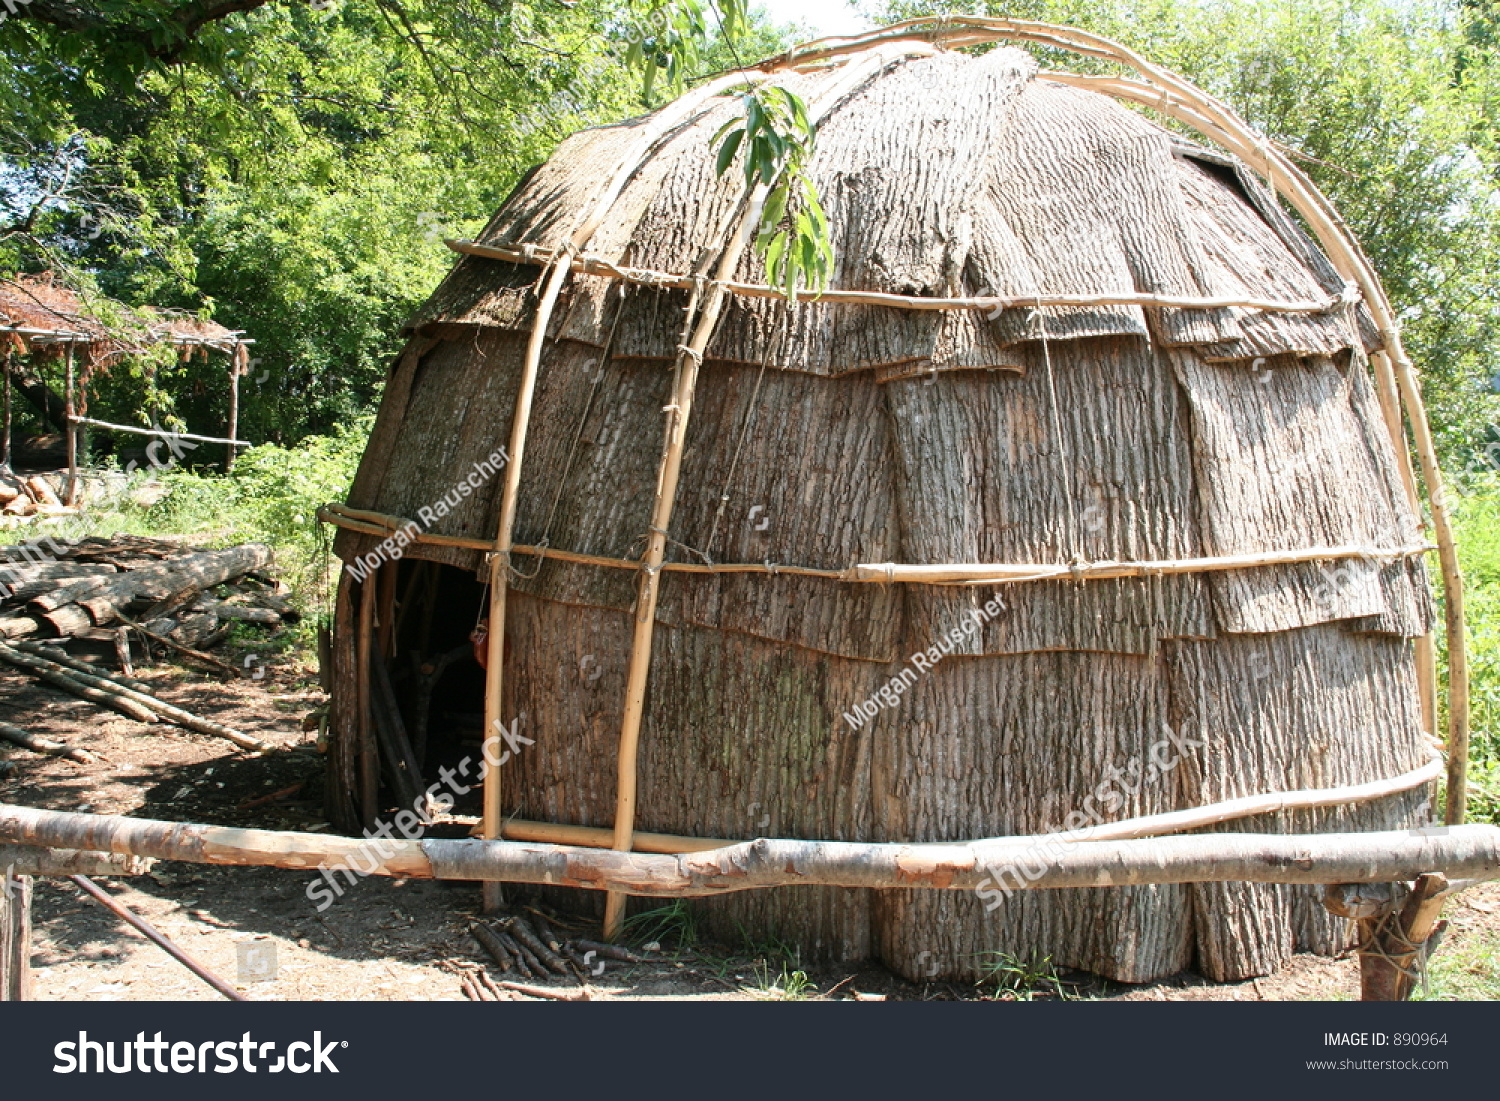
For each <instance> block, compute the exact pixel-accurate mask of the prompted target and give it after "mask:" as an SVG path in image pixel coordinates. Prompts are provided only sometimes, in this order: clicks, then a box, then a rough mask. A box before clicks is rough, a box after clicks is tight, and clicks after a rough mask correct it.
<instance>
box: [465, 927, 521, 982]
mask: <svg viewBox="0 0 1500 1101" xmlns="http://www.w3.org/2000/svg"><path fill="white" fill-rule="evenodd" d="M469 932H470V933H471V934H473V937H474V939H475V940H477V941H478V942H479V947H481V948H483V949H484V951H485V953H486V954H487V955H488V956H489V957H490V959H492V960H494V961H495V966H496V967H498V968H500V972H501V974H506V973H508V972H510V971H512V970H514V969H515V964H514V962H513V961H512V959H511V954H510V950H509V949H508V948H506V947H505V944H504V943H503V942H502V941H501V940H500V938H499V937H498V936H496V935H495V931H494V930H493V929H491V928H490V927H489V926H487V925H485V924H484V923H483V922H480V921H476V922H475V923H474V924H473V925H471V926H469Z"/></svg>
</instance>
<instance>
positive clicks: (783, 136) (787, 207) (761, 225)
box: [713, 85, 833, 302]
mask: <svg viewBox="0 0 1500 1101" xmlns="http://www.w3.org/2000/svg"><path fill="white" fill-rule="evenodd" d="M743 100H744V107H745V113H744V115H743V117H741V118H738V119H730V120H729V121H728V122H726V123H725V124H724V125H723V126H722V127H720V128H719V132H718V133H717V134H715V135H714V139H713V140H714V141H715V142H718V143H719V153H718V160H717V162H716V166H717V168H718V172H719V175H720V176H722V175H724V173H725V172H727V171H729V168H730V166H732V165H733V164H734V161H735V157H736V155H739V154H743V156H742V158H741V166H742V168H743V171H744V175H745V186H746V187H749V188H754V187H757V186H766V187H768V188H769V190H768V191H767V193H766V198H765V203H764V205H762V207H761V209H760V212H759V215H760V216H759V218H758V220H757V223H758V224H757V225H756V231H755V250H756V252H757V253H759V254H760V256H761V258H762V259H763V260H764V261H765V264H766V274H767V276H768V277H769V278H770V281H771V283H772V285H774V286H778V287H782V288H784V289H785V290H786V294H787V297H788V298H790V299H791V300H792V301H794V302H795V301H796V299H797V288H798V287H799V286H801V285H806V286H807V287H809V288H810V289H811V290H813V291H814V293H816V292H818V291H821V290H822V289H823V288H824V287H826V286H827V285H828V275H829V272H830V271H831V270H832V268H833V245H832V244H831V242H830V241H829V237H828V217H827V215H825V214H824V213H823V205H822V203H820V202H819V201H818V189H817V188H816V187H815V186H813V182H812V180H811V179H809V178H808V175H807V171H806V166H807V161H808V158H809V157H810V156H811V155H812V151H813V146H814V143H815V137H816V135H815V134H814V131H813V127H812V123H811V122H809V120H808V117H807V105H806V104H805V103H803V102H802V98H801V97H800V96H798V95H797V94H796V93H795V92H793V91H791V90H789V89H787V88H782V87H779V86H776V85H771V86H768V87H762V88H757V89H752V90H751V91H748V92H746V93H745V94H744V96H743Z"/></svg>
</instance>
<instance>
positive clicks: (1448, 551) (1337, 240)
mask: <svg viewBox="0 0 1500 1101" xmlns="http://www.w3.org/2000/svg"><path fill="white" fill-rule="evenodd" d="M910 38H921V39H924V40H926V41H931V42H934V43H939V44H941V45H944V46H948V47H952V48H957V47H962V46H972V45H981V44H984V43H988V42H998V41H1017V42H1032V43H1036V44H1039V45H1044V46H1051V47H1055V48H1058V49H1063V50H1067V51H1069V52H1071V53H1076V54H1082V55H1084V56H1086V57H1093V58H1098V59H1100V60H1104V61H1111V62H1115V63H1117V64H1120V65H1124V66H1126V67H1128V68H1130V69H1133V70H1135V72H1136V73H1138V74H1139V75H1140V76H1141V77H1142V78H1144V82H1138V81H1133V80H1125V79H1121V78H1118V77H1115V78H1111V77H1103V78H1100V77H1084V76H1073V75H1071V74H1058V73H1051V74H1048V75H1049V77H1051V78H1052V79H1063V80H1067V81H1068V82H1069V83H1077V84H1080V85H1085V86H1088V87H1091V88H1094V89H1095V90H1098V91H1102V92H1104V93H1106V94H1108V95H1111V96H1114V97H1115V98H1117V99H1127V100H1130V101H1132V102H1135V103H1139V104H1142V105H1144V106H1147V107H1151V108H1154V109H1156V110H1158V111H1160V112H1161V113H1163V114H1165V115H1167V116H1168V117H1171V118H1174V119H1177V120H1178V121H1179V122H1182V123H1184V124H1186V125H1188V126H1190V127H1191V128H1193V129H1194V130H1196V131H1197V132H1198V133H1199V134H1201V135H1203V136H1204V137H1206V138H1208V139H1209V140H1210V141H1213V142H1215V143H1217V144H1219V145H1221V146H1223V147H1225V148H1227V149H1228V150H1229V151H1230V152H1232V153H1234V154H1235V155H1236V156H1238V157H1240V159H1241V160H1243V161H1245V162H1246V163H1248V164H1250V165H1251V166H1252V167H1253V168H1256V169H1257V170H1259V171H1260V172H1262V173H1263V174H1264V175H1265V176H1266V178H1267V180H1268V182H1269V183H1270V185H1271V187H1272V188H1273V189H1274V190H1275V191H1276V192H1277V193H1278V194H1279V195H1281V196H1282V197H1283V198H1285V199H1286V200H1287V202H1288V203H1290V204H1291V205H1292V207H1293V208H1294V209H1295V210H1296V211H1297V212H1298V213H1299V214H1301V215H1302V217H1303V218H1304V219H1305V220H1306V222H1307V224H1308V227H1309V228H1310V229H1311V230H1312V232H1313V235H1314V236H1315V237H1316V238H1317V239H1318V242H1319V244H1320V245H1322V247H1323V249H1324V251H1325V252H1326V253H1327V255H1328V258H1329V259H1330V260H1331V261H1332V263H1333V265H1334V267H1335V269H1336V270H1337V271H1338V272H1339V274H1340V275H1342V276H1343V277H1344V278H1345V279H1348V280H1351V281H1353V282H1354V283H1355V284H1356V285H1357V286H1358V287H1359V289H1360V293H1361V295H1362V296H1363V298H1364V302H1365V305H1366V306H1367V308H1368V309H1369V311H1370V314H1371V317H1372V318H1373V319H1374V321H1375V326H1376V329H1377V330H1378V332H1379V334H1380V340H1381V344H1382V345H1383V347H1382V350H1381V351H1380V352H1377V353H1376V355H1375V356H1374V357H1373V359H1374V362H1373V364H1372V366H1373V369H1374V376H1375V382H1376V389H1377V394H1378V397H1379V400H1380V404H1381V409H1382V414H1383V416H1384V418H1385V420H1386V427H1387V429H1388V431H1390V432H1391V433H1392V444H1393V445H1394V447H1395V450H1396V458H1397V462H1398V463H1400V464H1402V474H1403V481H1404V483H1405V484H1406V485H1407V487H1408V492H1409V493H1410V492H1411V490H1412V489H1413V487H1414V479H1413V477H1412V475H1411V473H1410V456H1409V454H1408V451H1407V446H1408V445H1407V441H1406V437H1405V434H1404V432H1402V431H1401V430H1400V418H1399V415H1398V414H1397V412H1396V410H1397V403H1398V401H1399V403H1400V405H1402V406H1404V408H1405V411H1406V418H1407V421H1408V422H1409V423H1410V425H1411V432H1412V443H1413V444H1414V445H1415V450H1416V452H1417V461H1418V463H1419V464H1420V466H1421V470H1422V480H1423V482H1424V483H1425V486H1426V490H1427V501H1428V505H1429V506H1430V509H1431V515H1432V528H1433V534H1434V536H1435V537H1436V541H1437V546H1438V559H1439V563H1440V566H1441V571H1442V577H1443V595H1444V617H1445V624H1444V626H1445V631H1446V636H1447V642H1448V740H1447V750H1448V777H1447V780H1448V782H1447V807H1446V815H1445V817H1446V821H1447V822H1448V824H1449V825H1456V824H1458V823H1460V822H1462V821H1463V819H1464V808H1465V803H1466V802H1467V794H1468V779H1467V773H1468V760H1469V666H1468V651H1467V647H1466V642H1465V633H1464V594H1463V575H1462V572H1461V570H1460V568H1459V562H1458V547H1457V544H1456V542H1455V540H1454V536H1453V522H1452V515H1451V510H1450V502H1449V499H1448V494H1447V491H1446V490H1445V488H1444V485H1443V473H1442V469H1441V467H1440V466H1439V464H1438V458H1437V448H1436V446H1435V444H1434V442H1433V439H1432V429H1431V426H1430V425H1429V424H1428V421H1427V410H1426V406H1425V405H1424V403H1423V400H1422V392H1421V387H1420V385H1419V383H1418V380H1417V376H1416V370H1415V368H1414V367H1413V366H1412V362H1411V359H1410V358H1409V357H1408V356H1407V354H1406V349H1405V348H1404V346H1403V345H1402V342H1401V334H1400V330H1399V326H1398V324H1397V321H1396V317H1395V312H1394V310H1393V309H1392V308H1391V304H1390V300H1389V299H1388V298H1387V297H1386V293H1385V289H1384V287H1382V286H1381V283H1380V278H1379V276H1378V275H1377V273H1376V272H1375V269H1374V266H1373V265H1372V264H1371V263H1370V261H1369V259H1368V258H1367V257H1366V256H1365V255H1364V252H1363V250H1362V249H1361V248H1360V245H1359V242H1358V240H1357V239H1356V238H1355V236H1354V234H1353V232H1352V231H1351V230H1350V229H1349V227H1348V225H1347V224H1345V222H1344V221H1343V219H1342V217H1341V216H1340V215H1339V214H1338V212H1337V211H1336V210H1335V209H1334V208H1333V205H1332V204H1331V203H1330V202H1329V201H1328V199H1327V197H1326V196H1324V195H1323V193H1322V192H1321V191H1319V190H1318V188H1317V186H1316V185H1315V184H1314V183H1313V182H1312V180H1311V179H1310V178H1309V177H1308V176H1307V174H1306V173H1304V172H1303V171H1302V170H1301V169H1300V168H1298V167H1297V166H1296V165H1295V164H1293V163H1292V162H1291V161H1290V160H1289V159H1288V158H1287V157H1286V156H1284V155H1283V154H1282V153H1281V152H1280V151H1279V150H1277V149H1276V148H1275V146H1274V145H1273V144H1272V143H1271V142H1269V141H1267V140H1266V139H1265V138H1264V137H1262V136H1261V135H1260V134H1258V133H1257V132H1256V131H1255V130H1254V129H1253V128H1252V127H1251V126H1250V125H1249V124H1248V123H1247V122H1245V121H1244V120H1243V119H1241V118H1240V117H1239V116H1238V115H1237V114H1236V113H1235V112H1234V111H1233V110H1232V109H1230V108H1229V107H1228V106H1227V105H1225V104H1223V103H1221V102H1219V101H1218V100H1216V99H1214V98H1213V97H1212V96H1210V95H1208V94H1207V93H1206V92H1204V91H1202V90H1201V89H1199V88H1197V87H1196V86H1194V85H1193V84H1191V83H1190V82H1189V81H1187V80H1186V79H1185V78H1183V77H1180V76H1178V75H1177V74H1175V73H1173V72H1171V71H1170V70H1167V69H1164V68H1162V67H1160V66H1158V65H1155V64H1152V63H1151V62H1149V61H1147V60H1146V59H1145V58H1144V57H1142V56H1141V55H1140V54H1138V53H1136V52H1135V51H1134V50H1131V49H1129V48H1128V47H1126V46H1123V45H1121V44H1120V43H1118V42H1114V41H1112V40H1110V39H1108V38H1104V37H1102V36H1100V35H1096V34H1091V33H1089V32H1087V31H1080V30H1076V29H1074V28H1070V27H1059V26H1055V25H1052V24H1048V23H1037V22H1031V21H1027V20H1011V19H992V18H986V17H982V16H936V17H925V18H920V19H909V20H906V21H904V22H901V23H896V24H893V25H891V26H889V27H885V28H882V29H880V30H878V31H874V32H871V33H870V34H867V35H860V36H856V37H850V38H827V39H820V40H818V41H815V42H811V43H808V44H807V45H805V46H799V47H795V48H793V49H792V50H790V51H789V52H788V53H786V54H785V55H783V56H781V57H779V58H774V59H772V60H771V61H769V62H767V63H766V64H765V65H764V66H763V67H764V68H766V69H767V70H775V69H779V68H793V69H795V68H801V67H804V66H808V65H815V64H821V63H825V62H827V61H828V60H830V59H832V58H835V57H840V56H843V55H846V54H851V53H859V52H863V51H864V50H867V49H870V48H871V47H872V46H876V45H878V44H880V43H883V42H892V41H900V40H906V39H910ZM1355 338H1356V339H1357V334H1355ZM1418 519H1419V520H1420V514H1419V515H1418ZM1416 658H1417V665H1418V670H1419V674H1420V678H1421V684H1420V685H1419V688H1420V691H1421V694H1422V698H1423V713H1424V717H1425V718H1426V719H1427V721H1428V722H1429V723H1433V722H1435V713H1436V694H1437V663H1436V659H1435V648H1434V645H1433V640H1432V636H1431V635H1427V636H1424V638H1421V639H1418V640H1417V645H1416Z"/></svg>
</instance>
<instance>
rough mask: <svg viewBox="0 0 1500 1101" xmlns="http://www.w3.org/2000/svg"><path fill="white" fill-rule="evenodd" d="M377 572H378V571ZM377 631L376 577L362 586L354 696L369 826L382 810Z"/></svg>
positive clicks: (362, 800) (363, 808)
mask: <svg viewBox="0 0 1500 1101" xmlns="http://www.w3.org/2000/svg"><path fill="white" fill-rule="evenodd" d="M377 572H378V571H377ZM374 630H375V578H374V577H371V576H369V575H368V574H367V575H366V576H365V579H364V580H363V581H361V582H360V583H359V628H358V634H356V635H355V642H354V650H355V661H356V662H357V663H358V665H357V667H356V668H355V671H354V683H355V690H354V694H355V695H356V696H357V697H358V701H359V702H358V706H359V816H360V819H361V820H362V822H363V823H364V825H365V826H366V827H370V826H373V825H374V824H375V813H376V811H377V810H378V809H379V807H378V800H379V797H380V759H379V757H378V756H377V754H376V752H375V725H374V720H373V716H372V715H371V713H370V690H371V689H370V650H371V643H372V641H373V635H374Z"/></svg>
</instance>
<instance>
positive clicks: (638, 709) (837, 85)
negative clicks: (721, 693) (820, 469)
mask: <svg viewBox="0 0 1500 1101" xmlns="http://www.w3.org/2000/svg"><path fill="white" fill-rule="evenodd" d="M929 49H930V47H926V46H924V45H923V44H921V43H915V42H909V43H905V44H904V45H896V46H893V47H891V48H889V49H879V50H873V51H871V54H872V56H871V57H870V58H869V59H868V60H866V61H865V62H864V63H863V64H859V63H852V64H850V65H849V66H848V68H847V69H846V70H845V71H844V72H843V73H841V74H840V75H839V77H838V78H837V79H836V80H835V81H834V82H833V83H832V85H831V86H830V87H828V88H826V89H824V91H823V92H822V93H821V94H820V95H819V97H818V99H817V100H816V102H814V103H813V104H811V105H810V106H809V107H808V113H807V114H808V119H809V122H810V123H811V125H812V126H813V127H816V126H817V125H818V123H819V122H821V121H822V119H823V117H824V116H825V115H827V113H828V112H829V111H831V110H832V109H833V108H834V107H835V106H836V105H837V104H838V103H839V102H840V101H841V100H842V99H843V98H844V97H845V96H846V95H848V94H849V93H850V92H852V91H853V90H854V89H855V88H856V87H858V86H859V85H860V84H861V83H863V82H864V81H865V80H867V79H869V77H870V76H871V75H873V73H874V72H876V71H878V70H879V69H882V68H884V67H885V66H886V65H888V64H890V63H891V61H893V60H895V59H896V58H897V57H901V56H905V55H908V54H911V53H925V52H928V50H929ZM769 191H770V187H769V185H767V184H764V183H762V184H758V185H756V186H755V187H754V188H753V189H752V190H750V191H748V192H747V193H746V195H745V196H744V197H743V198H742V199H741V201H740V204H739V206H738V207H736V208H735V210H734V212H733V214H732V215H731V216H730V218H728V219H727V220H726V225H725V232H726V233H727V234H728V235H729V236H728V239H727V241H726V243H725V245H724V248H723V250H722V251H721V252H720V254H719V259H718V263H717V265H715V270H714V278H713V281H712V282H709V283H708V284H707V289H706V290H704V291H702V292H701V294H700V293H699V292H697V291H695V292H694V296H693V307H695V308H696V310H697V321H696V323H694V322H693V320H692V314H691V310H692V308H693V307H690V314H689V323H690V324H692V325H693V330H692V335H691V336H690V337H689V338H688V339H687V340H686V341H685V342H684V343H683V344H682V346H681V347H680V348H679V349H678V354H677V363H676V370H675V372H674V378H675V379H676V385H675V387H674V388H673V392H672V400H671V402H670V404H668V405H667V407H666V410H665V413H666V421H667V423H666V430H665V433H664V438H663V441H662V453H661V460H660V462H659V463H658V466H657V474H656V496H655V499H654V501H653V503H652V507H651V525H650V531H649V535H648V539H647V543H646V553H645V554H644V555H643V556H642V558H641V573H640V583H639V590H638V593H637V596H636V602H635V629H634V632H633V635H632V638H631V646H630V665H629V667H628V668H627V670H626V674H625V714H624V717H623V718H622V720H621V723H620V742H619V750H618V754H617V765H616V786H615V825H614V846H613V847H614V848H615V849H617V850H619V851H622V852H628V851H630V849H631V847H632V844H633V841H632V839H633V837H634V833H635V805H636V762H637V758H638V757H639V751H640V736H641V719H642V717H643V716H644V714H645V709H646V686H647V682H648V680H649V678H650V673H651V641H652V638H653V637H654V635H655V630H656V603H657V599H658V598H659V596H660V593H661V587H660V581H661V567H662V562H663V560H664V559H665V558H666V552H667V530H668V525H670V524H671V522H672V509H673V506H674V505H675V504H676V501H677V482H678V478H679V476H680V475H681V473H682V453H683V448H684V446H685V444H686V441H687V429H688V421H689V419H690V418H691V417H692V413H693V398H694V395H695V394H696V392H697V386H698V368H699V367H700V366H701V365H702V363H703V355H704V352H705V351H706V350H707V348H708V342H709V340H710V339H712V337H713V333H714V329H715V328H716V327H717V325H718V323H719V316H720V314H721V313H722V311H723V308H724V300H725V298H726V296H727V294H726V291H725V288H724V282H725V281H727V280H729V279H732V278H733V277H734V271H735V268H736V267H737V266H738V265H739V262H740V258H741V257H742V256H743V255H744V251H745V245H746V244H747V243H748V242H749V240H750V236H751V232H750V231H751V230H752V229H753V228H754V226H753V223H754V221H755V219H756V218H758V217H759V212H760V209H761V204H762V203H763V202H764V201H765V197H766V195H767V194H768V193H769ZM625 899H626V895H625V894H623V893H621V892H619V891H611V892H609V894H608V895H607V896H606V901H605V906H604V936H605V938H606V939H613V938H616V937H618V936H619V935H620V931H621V928H622V925H623V923H624V918H625Z"/></svg>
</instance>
